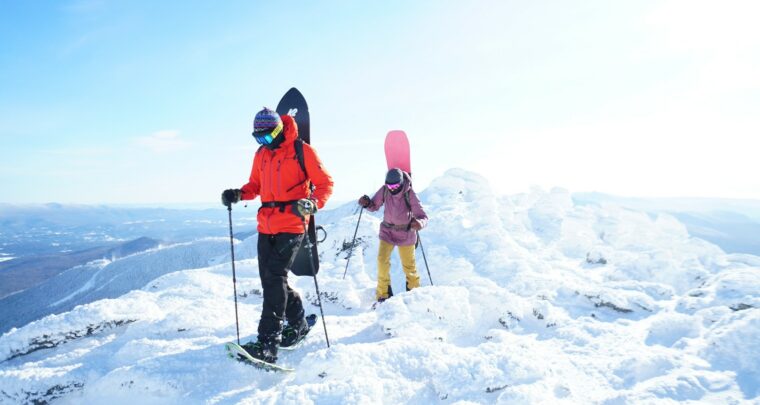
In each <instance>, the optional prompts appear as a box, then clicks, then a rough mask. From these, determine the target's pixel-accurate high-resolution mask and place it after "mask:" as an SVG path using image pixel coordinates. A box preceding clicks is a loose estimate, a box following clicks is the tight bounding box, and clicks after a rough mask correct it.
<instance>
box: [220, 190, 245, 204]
mask: <svg viewBox="0 0 760 405" xmlns="http://www.w3.org/2000/svg"><path fill="white" fill-rule="evenodd" d="M242 196H243V191H242V190H240V189H237V188H231V189H228V190H224V192H223V193H222V204H224V205H225V206H227V207H229V206H231V205H232V204H234V203H236V202H238V201H240V198H241V197H242Z"/></svg>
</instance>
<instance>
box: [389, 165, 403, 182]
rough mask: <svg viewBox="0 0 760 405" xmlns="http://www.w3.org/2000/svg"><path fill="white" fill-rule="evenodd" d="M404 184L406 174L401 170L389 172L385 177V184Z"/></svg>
mask: <svg viewBox="0 0 760 405" xmlns="http://www.w3.org/2000/svg"><path fill="white" fill-rule="evenodd" d="M403 182H404V172H402V171H401V169H391V170H388V174H386V175H385V184H401V183H403Z"/></svg>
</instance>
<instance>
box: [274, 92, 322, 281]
mask: <svg viewBox="0 0 760 405" xmlns="http://www.w3.org/2000/svg"><path fill="white" fill-rule="evenodd" d="M277 114H280V115H290V116H292V117H293V118H294V119H295V121H296V125H298V137H299V138H301V140H303V141H304V142H306V143H308V144H311V132H310V124H309V106H308V105H307V104H306V99H305V98H304V97H303V94H301V92H300V91H298V89H297V88H295V87H293V88H291V89H290V90H288V92H287V93H285V95H284V96H282V99H280V102H279V104H277ZM307 175H308V174H307ZM308 236H309V239H308V240H304V241H303V243H302V244H301V248H300V250H299V251H298V254H297V255H296V259H295V260H294V261H293V266H292V267H291V270H292V271H293V274H295V275H297V276H314V275H316V274H317V273H318V272H319V252H318V251H317V225H316V224H315V223H314V215H312V216H311V217H310V218H309V228H308ZM309 251H311V255H309ZM309 262H313V263H314V264H313V265H314V271H313V272H312V268H311V266H312V264H311V263H309Z"/></svg>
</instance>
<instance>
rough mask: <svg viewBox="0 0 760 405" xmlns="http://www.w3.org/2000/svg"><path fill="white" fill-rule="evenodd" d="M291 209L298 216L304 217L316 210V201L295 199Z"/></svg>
mask: <svg viewBox="0 0 760 405" xmlns="http://www.w3.org/2000/svg"><path fill="white" fill-rule="evenodd" d="M293 211H295V213H296V215H298V216H299V217H305V216H307V215H311V214H313V213H315V212H317V203H316V202H314V200H309V199H308V198H302V199H300V200H298V201H296V203H295V205H294V206H293Z"/></svg>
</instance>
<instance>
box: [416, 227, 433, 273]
mask: <svg viewBox="0 0 760 405" xmlns="http://www.w3.org/2000/svg"><path fill="white" fill-rule="evenodd" d="M417 240H418V241H420V249H421V250H422V259H423V260H425V268H426V269H427V273H428V278H429V279H430V285H433V277H430V267H428V264H427V257H425V247H423V246H422V238H420V232H419V231H417Z"/></svg>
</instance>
